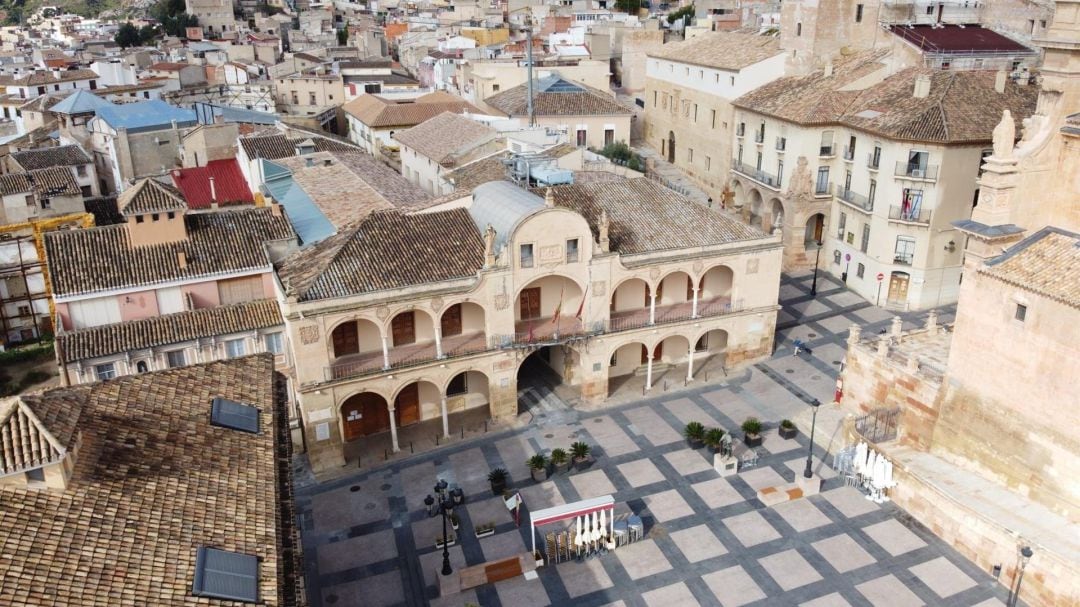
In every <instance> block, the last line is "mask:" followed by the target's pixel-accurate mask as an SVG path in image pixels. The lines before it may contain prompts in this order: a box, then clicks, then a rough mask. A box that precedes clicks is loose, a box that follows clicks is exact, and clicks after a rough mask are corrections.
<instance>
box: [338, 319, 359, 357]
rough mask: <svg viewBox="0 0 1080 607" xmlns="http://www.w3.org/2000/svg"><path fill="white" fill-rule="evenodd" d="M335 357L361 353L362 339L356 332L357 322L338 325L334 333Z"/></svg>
mask: <svg viewBox="0 0 1080 607" xmlns="http://www.w3.org/2000/svg"><path fill="white" fill-rule="evenodd" d="M333 341H334V357H335V358H337V357H339V356H345V355H346V354H356V353H357V352H359V351H360V337H359V335H358V334H357V331H356V322H352V321H350V322H347V323H344V324H341V325H338V326H337V328H335V329H334V333H333Z"/></svg>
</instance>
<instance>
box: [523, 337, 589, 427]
mask: <svg viewBox="0 0 1080 607" xmlns="http://www.w3.org/2000/svg"><path fill="white" fill-rule="evenodd" d="M580 364H581V356H580V355H579V354H578V353H577V351H576V350H574V349H573V348H571V347H569V346H564V345H554V346H544V347H542V348H537V349H536V350H535V351H534V352H533V353H531V354H529V355H528V356H526V357H525V360H523V361H522V362H521V366H520V367H518V372H517V389H518V413H519V414H521V413H525V412H532V413H533V414H534V415H547V414H548V413H550V412H553V411H555V410H558V409H568V408H569V407H570V406H569V405H568V404H567V403H566V401H564V400H563V399H562V397H560V396H559V394H558V393H557V391H556V389H558V388H561V387H568V386H571V385H572V384H573V383H574V381H575V375H576V374H577V370H578V367H579V366H580Z"/></svg>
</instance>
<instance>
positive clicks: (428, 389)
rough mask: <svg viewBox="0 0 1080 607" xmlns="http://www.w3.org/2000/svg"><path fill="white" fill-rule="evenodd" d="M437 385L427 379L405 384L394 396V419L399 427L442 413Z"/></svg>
mask: <svg viewBox="0 0 1080 607" xmlns="http://www.w3.org/2000/svg"><path fill="white" fill-rule="evenodd" d="M441 401H442V395H441V393H440V391H439V387H438V386H436V385H435V384H433V383H431V382H429V381H424V380H421V381H416V382H413V383H411V384H408V385H406V386H405V387H404V388H402V389H401V390H400V391H398V393H397V396H395V397H394V421H395V422H396V423H397V426H398V427H399V428H403V427H405V426H410V425H412V424H415V423H418V422H420V421H421V420H425V419H433V418H436V417H440V416H441V415H442V402H441Z"/></svg>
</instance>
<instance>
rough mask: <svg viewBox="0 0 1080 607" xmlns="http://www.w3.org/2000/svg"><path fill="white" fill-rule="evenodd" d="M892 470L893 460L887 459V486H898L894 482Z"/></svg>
mask: <svg viewBox="0 0 1080 607" xmlns="http://www.w3.org/2000/svg"><path fill="white" fill-rule="evenodd" d="M892 472H893V470H892V462H890V461H888V460H886V461H885V486H886V487H890V488H891V487H895V486H896V483H894V482H893V479H892Z"/></svg>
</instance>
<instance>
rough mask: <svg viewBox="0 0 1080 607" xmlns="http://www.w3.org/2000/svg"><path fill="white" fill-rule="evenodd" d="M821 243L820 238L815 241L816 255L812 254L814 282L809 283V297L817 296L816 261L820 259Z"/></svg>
mask: <svg viewBox="0 0 1080 607" xmlns="http://www.w3.org/2000/svg"><path fill="white" fill-rule="evenodd" d="M821 245H822V241H820V240H819V241H817V255H815V256H814V282H812V283H811V284H810V296H811V297H816V296H817V269H818V262H820V261H821Z"/></svg>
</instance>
